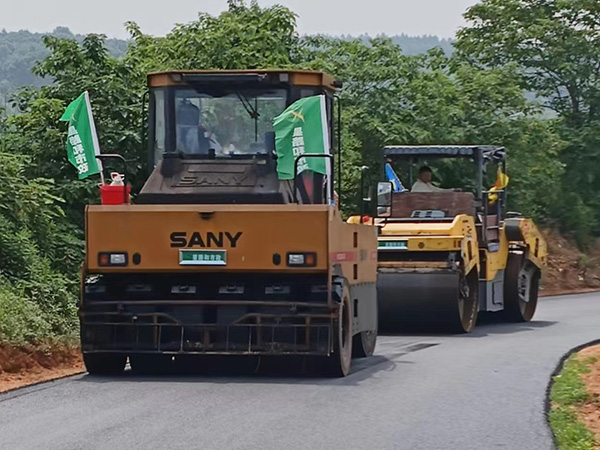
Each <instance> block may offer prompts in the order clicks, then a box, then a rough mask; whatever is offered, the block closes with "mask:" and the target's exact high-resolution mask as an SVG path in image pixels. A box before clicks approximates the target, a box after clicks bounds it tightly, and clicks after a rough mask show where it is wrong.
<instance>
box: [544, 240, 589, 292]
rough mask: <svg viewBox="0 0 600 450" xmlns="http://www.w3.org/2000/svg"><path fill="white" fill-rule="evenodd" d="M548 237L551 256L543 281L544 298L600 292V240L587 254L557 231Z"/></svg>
mask: <svg viewBox="0 0 600 450" xmlns="http://www.w3.org/2000/svg"><path fill="white" fill-rule="evenodd" d="M544 234H545V236H546V240H547V242H548V251H549V256H548V265H547V267H546V269H545V270H544V275H543V279H542V290H541V293H542V295H557V294H568V293H574V292H585V291H588V290H597V289H600V241H598V242H596V244H595V245H593V246H591V247H590V249H589V250H588V251H586V252H585V253H583V252H581V251H580V250H579V249H578V248H577V247H576V246H575V245H574V244H573V243H572V242H571V241H569V240H567V239H565V238H564V237H563V236H561V235H560V234H558V233H557V232H555V231H547V232H545V233H544Z"/></svg>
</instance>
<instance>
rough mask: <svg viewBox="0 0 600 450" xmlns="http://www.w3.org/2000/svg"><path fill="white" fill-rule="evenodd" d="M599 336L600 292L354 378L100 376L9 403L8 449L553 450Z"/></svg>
mask: <svg viewBox="0 0 600 450" xmlns="http://www.w3.org/2000/svg"><path fill="white" fill-rule="evenodd" d="M599 337H600V295H597V294H586V295H579V296H566V297H560V298H550V299H544V300H543V301H541V304H540V308H539V310H538V314H537V315H536V317H535V321H534V322H532V323H529V324H517V325H514V324H510V325H507V324H493V323H491V324H486V325H483V326H479V327H478V328H477V330H476V331H475V332H474V333H472V334H470V335H467V336H432V335H427V336H384V337H380V340H379V343H378V346H377V351H376V355H375V356H374V357H372V358H369V359H366V360H355V361H354V363H355V364H354V369H353V373H352V374H351V375H350V376H349V377H347V378H345V379H323V378H314V377H313V378H300V377H291V376H277V377H274V376H272V374H271V375H254V376H252V375H250V376H247V375H244V376H239V375H238V376H234V375H228V376H220V377H216V376H198V375H193V376H181V375H177V376H170V377H162V378H161V377H146V378H143V377H135V376H133V374H131V373H130V372H129V373H126V374H125V375H124V376H122V377H119V378H108V379H102V378H95V377H90V376H88V375H82V376H77V377H72V378H68V379H65V380H60V381H57V382H53V383H47V384H43V385H39V386H35V387H32V388H27V389H22V390H18V391H13V392H11V393H8V394H4V395H0V449H11V450H13V449H44V450H47V449H111V450H112V449H128V450H129V449H144V450H146V449H202V450H207V449H260V450H267V449H277V450H293V449H302V450H307V449H309V450H313V449H314V450H316V449H328V450H333V449H345V450H351V449H415V450H417V449H423V450H437V449H457V450H458V449H460V450H463V449H464V450H466V449H477V450H489V449H511V450H512V449H514V450H527V449H551V448H553V443H552V438H551V434H550V430H549V429H548V426H547V424H546V420H545V417H544V399H545V390H546V387H547V384H548V379H549V376H550V373H551V372H552V371H553V370H554V368H555V366H556V364H557V363H558V361H559V359H560V357H561V356H562V355H563V354H564V353H565V352H567V351H568V350H569V349H571V348H572V347H575V346H577V345H580V344H582V343H585V342H588V341H591V340H594V339H597V338H599Z"/></svg>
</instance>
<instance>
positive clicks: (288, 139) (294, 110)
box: [273, 95, 330, 180]
mask: <svg viewBox="0 0 600 450" xmlns="http://www.w3.org/2000/svg"><path fill="white" fill-rule="evenodd" d="M273 129H274V130H275V150H276V151H277V175H278V177H279V179H280V180H291V179H293V178H294V163H295V161H296V159H297V158H298V157H299V156H301V155H303V154H305V153H323V154H329V153H330V151H329V126H328V124H327V112H326V106H325V96H324V95H317V96H314V97H305V98H302V99H300V100H298V101H297V102H295V103H293V104H292V105H290V106H289V107H288V108H287V109H286V110H285V111H284V112H283V113H282V114H280V115H279V116H277V117H275V119H273ZM328 169H329V162H328V161H327V160H326V159H325V158H302V159H300V160H299V161H298V173H301V172H303V171H305V170H312V171H313V172H317V173H321V174H323V175H326V174H327V173H328Z"/></svg>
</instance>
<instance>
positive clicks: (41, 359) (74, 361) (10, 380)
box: [0, 345, 84, 392]
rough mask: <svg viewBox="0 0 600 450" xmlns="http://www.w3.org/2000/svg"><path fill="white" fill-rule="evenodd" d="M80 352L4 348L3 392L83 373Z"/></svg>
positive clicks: (0, 350) (0, 349)
mask: <svg viewBox="0 0 600 450" xmlns="http://www.w3.org/2000/svg"><path fill="white" fill-rule="evenodd" d="M83 371H84V368H83V362H82V360H81V354H80V352H79V349H77V348H72V347H68V346H62V345H61V346H42V347H40V348H33V347H20V348H15V347H9V346H0V392H6V391H9V390H11V389H15V388H18V387H22V386H28V385H31V384H36V383H40V382H42V381H48V380H54V379H57V378H62V377H65V376H68V375H74V374H76V373H80V372H83Z"/></svg>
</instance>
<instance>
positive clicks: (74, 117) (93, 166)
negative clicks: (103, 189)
mask: <svg viewBox="0 0 600 450" xmlns="http://www.w3.org/2000/svg"><path fill="white" fill-rule="evenodd" d="M60 120H61V121H63V122H69V134H68V137H67V155H68V157H69V162H70V163H71V164H73V165H74V166H75V167H76V168H77V176H78V177H79V179H80V180H81V179H83V178H87V177H89V176H90V175H94V174H97V173H99V172H100V171H101V170H102V166H101V165H100V162H99V161H98V160H97V159H96V155H99V154H100V145H99V144H98V136H97V135H96V125H95V124H94V117H93V116H92V107H91V104H90V97H89V95H88V93H87V91H86V92H84V93H83V94H81V95H80V96H79V97H77V99H76V100H74V101H73V102H72V103H71V104H70V105H69V106H67V110H66V111H65V113H64V114H63V115H62V117H61V118H60Z"/></svg>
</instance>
